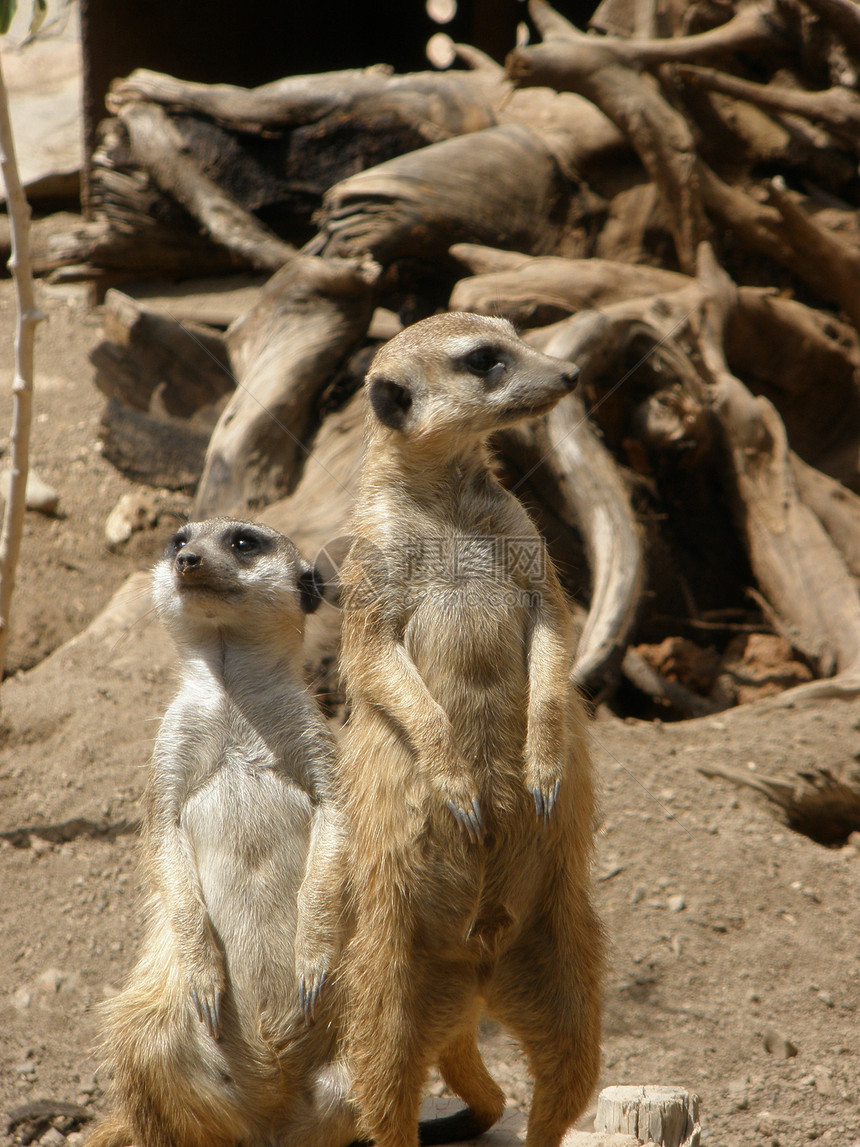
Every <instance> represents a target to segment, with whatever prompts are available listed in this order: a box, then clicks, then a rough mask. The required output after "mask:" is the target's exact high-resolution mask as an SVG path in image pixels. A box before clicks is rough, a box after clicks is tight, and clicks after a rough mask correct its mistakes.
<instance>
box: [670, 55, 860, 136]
mask: <svg viewBox="0 0 860 1147" xmlns="http://www.w3.org/2000/svg"><path fill="white" fill-rule="evenodd" d="M677 72H678V75H679V76H681V77H682V79H684V80H686V81H687V82H688V83H690V84H693V85H695V86H696V87H700V88H704V89H706V90H707V91H712V92H723V93H724V94H725V95H728V96H735V97H736V98H738V99H742V100H747V101H748V102H749V103H752V104H755V105H756V107H760V108H767V109H768V110H769V111H775V112H788V113H790V114H791V115H800V116H804V117H805V118H806V119H811V120H815V121H816V122H819V123H825V124H827V126H828V127H829V128H830V129H831V130H832V131H834V132H835V133H836V134H838V135H839V137H840V139H842V140H843V141H844V142H845V143H846V144H847V145H848V146H849V147H851V148H852V150H856V148H857V133H858V130H860V96H858V95H857V93H856V92H855V91H852V90H851V89H850V88H845V87H833V88H827V89H825V90H824V91H818V92H808V91H802V90H799V89H797V88H787V87H783V86H782V85H781V84H754V83H752V82H751V81H750V80H744V79H741V78H740V77H739V76H731V75H728V74H727V73H725V72H719V71H716V70H715V69H714V68H703V67H693V66H690V65H683V66H679V68H678V69H677Z"/></svg>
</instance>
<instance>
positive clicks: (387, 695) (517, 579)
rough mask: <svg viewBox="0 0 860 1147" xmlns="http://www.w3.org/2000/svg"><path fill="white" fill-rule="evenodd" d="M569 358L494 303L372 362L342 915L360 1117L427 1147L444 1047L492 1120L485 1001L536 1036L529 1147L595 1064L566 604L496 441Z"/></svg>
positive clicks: (311, 941) (472, 1101)
mask: <svg viewBox="0 0 860 1147" xmlns="http://www.w3.org/2000/svg"><path fill="white" fill-rule="evenodd" d="M577 374H578V371H577V369H576V368H575V367H574V366H572V365H571V364H570V363H565V362H561V361H559V360H557V359H553V358H549V357H548V356H546V355H543V354H540V353H538V352H537V351H535V350H533V349H531V348H529V347H528V346H526V345H525V344H524V343H523V342H521V341H520V339H519V338H518V337H517V336H516V333H515V332H514V330H513V328H512V327H511V326H510V324H509V323H507V322H505V321H503V320H501V319H491V318H482V317H478V316H475V315H467V314H442V315H436V316H434V317H432V318H429V319H425V320H424V321H422V322H419V323H416V324H415V325H414V326H411V327H408V328H407V329H406V330H405V331H403V332H402V333H401V334H399V335H397V336H395V337H394V338H393V339H391V340H390V342H388V343H387V344H386V345H385V346H383V347H382V348H381V350H380V351H379V352H378V354H377V355H376V358H375V359H374V361H373V363H372V364H371V368H370V370H369V372H368V375H367V381H366V387H367V395H368V400H369V411H368V421H367V433H366V443H365V457H364V462H363V470H362V480H361V492H360V496H359V502H358V507H357V511H356V514H355V520H354V523H353V530H352V533H353V536H354V539H355V541H354V544H353V547H352V549H351V552H350V556H349V558H348V560H347V562H346V563H345V565H344V567H343V570H342V594H343V606H344V614H343V645H342V671H343V675H344V680H345V684H346V689H347V696H348V699H349V702H350V705H351V713H350V717H349V721H348V723H347V726H346V730H345V741H344V745H343V751H342V755H341V759H340V764H339V770H338V772H339V784H340V796H339V798H338V799H339V803H340V804H341V806H342V809H343V813H344V815H345V822H346V828H347V833H348V845H347V847H346V848H345V851H344V853H343V854H342V856H340V857H335V858H334V859H333V860H332V861H331V872H330V877H331V880H332V882H333V884H336V883H337V881H338V880H340V881H341V889H342V891H343V892H344V893H345V895H346V897H347V900H348V902H349V904H350V912H351V917H352V923H353V932H352V935H351V938H350V940H349V942H348V944H347V947H346V950H345V952H344V956H343V961H342V966H341V974H340V977H339V981H340V987H341V988H342V990H343V991H344V993H345V1010H344V1018H343V1024H344V1028H343V1031H344V1049H345V1056H346V1060H347V1064H348V1066H349V1069H350V1071H351V1073H352V1075H353V1078H354V1085H353V1095H354V1098H355V1101H356V1103H357V1106H358V1109H359V1112H360V1121H359V1130H360V1132H361V1133H362V1134H363V1135H366V1136H367V1137H368V1138H372V1139H373V1140H374V1142H375V1143H376V1145H377V1147H414V1145H415V1143H416V1132H415V1123H416V1119H417V1115H418V1108H419V1104H420V1093H421V1087H422V1083H423V1081H424V1078H425V1075H426V1072H427V1069H428V1067H429V1066H430V1065H431V1064H433V1063H437V1064H438V1065H439V1068H440V1071H441V1074H442V1076H443V1078H444V1079H445V1081H446V1082H447V1084H448V1085H449V1086H450V1087H451V1089H452V1090H453V1091H454V1092H456V1093H457V1094H458V1095H460V1096H461V1097H462V1098H463V1099H464V1100H466V1102H467V1103H468V1104H469V1105H470V1108H471V1110H472V1113H473V1118H474V1123H475V1127H476V1129H480V1128H486V1127H489V1126H490V1125H491V1124H492V1123H493V1122H495V1120H496V1119H498V1118H499V1116H500V1115H501V1113H502V1110H503V1108H504V1096H503V1094H502V1092H501V1091H500V1089H499V1088H498V1087H497V1086H496V1084H495V1083H494V1082H493V1080H492V1079H491V1078H490V1076H489V1075H488V1073H487V1071H486V1068H485V1067H484V1064H483V1061H482V1060H481V1057H480V1055H479V1053H478V1048H477V1042H476V1028H477V1020H478V1017H479V1014H480V1012H481V1011H482V1009H486V1011H487V1012H488V1013H489V1014H490V1015H491V1016H493V1017H495V1018H496V1019H498V1020H500V1021H501V1022H502V1023H503V1024H504V1025H505V1026H506V1027H507V1028H509V1029H510V1030H511V1031H512V1032H513V1033H514V1034H515V1036H516V1037H517V1038H518V1039H519V1041H520V1043H521V1045H522V1047H523V1049H524V1051H525V1053H526V1057H527V1060H528V1063H529V1066H530V1069H531V1073H532V1075H533V1078H534V1098H533V1102H532V1106H531V1112H530V1116H529V1124H528V1137H527V1140H526V1143H527V1144H528V1147H557V1145H558V1144H559V1143H560V1141H561V1138H562V1136H563V1134H564V1132H565V1130H566V1129H567V1128H568V1127H569V1126H570V1125H571V1123H573V1122H574V1120H575V1119H576V1118H577V1117H578V1115H579V1114H580V1113H581V1112H582V1110H583V1108H584V1107H585V1105H586V1103H587V1100H588V1097H589V1095H590V1093H591V1091H592V1089H593V1088H594V1086H595V1083H596V1080H597V1074H598V1060H599V1041H600V980H601V971H602V952H603V940H602V931H601V927H600V924H599V922H598V920H597V917H596V915H595V912H594V910H593V907H592V903H591V893H590V887H591V877H590V855H591V843H592V832H593V811H594V810H593V785H592V773H591V765H590V762H589V756H588V750H587V746H586V743H585V737H584V731H583V730H584V717H583V712H582V707H581V703H580V701H579V700H578V698H577V696H576V693H575V691H574V689H573V687H572V686H571V683H570V665H571V658H572V633H571V624H570V614H569V610H568V608H567V604H566V602H565V598H564V595H563V592H562V589H561V587H560V584H559V582H558V578H557V576H556V573H555V571H554V569H553V567H552V565H551V563H550V560H549V558H548V556H547V555H546V550H545V547H544V544H543V541H542V539H541V538H540V536H539V534H538V532H537V530H536V529H535V527H534V525H533V524H532V522H531V520H530V519H529V517H528V515H527V514H526V512H525V510H524V509H523V507H522V505H521V504H520V502H519V501H518V500H517V499H516V498H515V497H514V496H513V495H511V494H510V493H509V492H507V491H506V490H505V489H504V488H503V487H502V486H501V485H500V484H499V482H498V481H497V480H496V478H495V477H494V476H493V475H492V474H491V472H490V470H489V468H488V454H487V448H486V439H487V437H488V435H489V434H490V433H491V432H493V431H495V430H497V429H499V428H501V427H503V426H508V425H511V424H513V423H515V422H517V421H519V420H521V419H523V418H528V417H533V416H535V415H538V414H541V413H543V412H545V411H548V410H550V409H551V408H552V407H553V406H554V405H555V404H556V402H558V400H559V399H560V398H562V397H563V396H564V395H565V394H567V393H568V392H569V391H570V390H571V389H572V388H573V386H574V383H575V380H576V376H577ZM330 856H334V854H330ZM315 923H318V921H314V920H313V919H312V918H310V917H308V918H307V920H306V919H305V918H304V917H302V919H301V920H300V922H299V937H298V938H297V948H296V961H297V971H298V973H299V975H300V976H301V977H302V978H303V980H305V981H306V982H308V983H310V984H314V985H316V984H317V983H318V982H319V980H320V978H321V976H322V973H323V971H324V970H325V969H326V967H327V966H328V964H330V962H331V958H332V951H331V950H330V936H328V935H322V936H316V935H315V934H314V927H315Z"/></svg>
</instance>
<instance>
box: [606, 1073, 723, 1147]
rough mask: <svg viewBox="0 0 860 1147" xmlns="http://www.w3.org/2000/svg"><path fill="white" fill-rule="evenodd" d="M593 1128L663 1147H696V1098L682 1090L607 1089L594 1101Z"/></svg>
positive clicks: (649, 1088)
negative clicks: (594, 1116) (633, 1137)
mask: <svg viewBox="0 0 860 1147" xmlns="http://www.w3.org/2000/svg"><path fill="white" fill-rule="evenodd" d="M594 1126H595V1128H596V1129H597V1131H598V1132H607V1133H613V1132H621V1133H622V1134H627V1135H635V1136H636V1137H637V1138H638V1139H640V1140H641V1141H642V1142H648V1141H649V1140H650V1141H653V1142H654V1143H660V1144H662V1145H663V1147H698V1144H699V1142H700V1140H701V1127H700V1125H699V1098H698V1096H696V1095H693V1094H692V1093H691V1092H689V1091H684V1089H683V1088H681V1087H650V1086H649V1087H606V1088H604V1089H603V1091H601V1093H600V1096H599V1098H598V1100H597V1118H596V1119H595V1120H594Z"/></svg>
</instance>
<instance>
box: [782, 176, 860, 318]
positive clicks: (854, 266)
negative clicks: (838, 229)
mask: <svg viewBox="0 0 860 1147" xmlns="http://www.w3.org/2000/svg"><path fill="white" fill-rule="evenodd" d="M768 196H769V199H770V201H771V203H773V204H774V206H775V207H776V209H777V211H779V214H780V216H781V217H782V222H783V225H784V228H785V232H786V234H787V236H788V238H789V239H790V241H791V245H792V248H793V250H794V252H795V254H796V255H797V256H799V257H800V258H801V259H803V261H804V262H805V263H806V264H808V266H810V267H815V268H816V269H817V271H816V275H815V278H816V279H819V278H826V282H827V294H826V297H827V298H830V299H833V300H834V301H835V302H837V303H838V304H839V306H840V307H841V308H842V310H843V311H844V312H845V314H846V315H848V317H849V318H850V319H851V321H852V323H853V324H854V326H855V327H857V328H858V330H860V251H857V250H854V249H852V248H851V247H850V246H849V245H848V244H846V243H845V242H844V240H840V239H838V238H837V237H836V236H835V235H832V234H831V233H830V232H829V231H828V230H827V229H826V228H824V227H820V226H818V224H817V223H815V221H814V220H813V219H811V218H810V217H809V216H808V215H807V214H806V213H805V212H804V211H803V209H802V208H801V207H800V206H799V204H798V203H797V202H796V201H795V199H794V198H793V197H792V196H791V195H790V194H789V192H788V188H787V187H786V185H785V180H784V179H782V177H781V176H776V178H774V179H772V180H771V181H770V184H769V186H768ZM806 277H807V278H808V279H809V278H811V277H812V276H810V275H809V274H807V276H806Z"/></svg>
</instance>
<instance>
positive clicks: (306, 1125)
mask: <svg viewBox="0 0 860 1147" xmlns="http://www.w3.org/2000/svg"><path fill="white" fill-rule="evenodd" d="M154 600H155V604H156V608H157V611H158V614H159V615H160V617H161V619H162V621H163V622H164V623H165V625H166V626H167V629H168V630H169V632H170V634H171V636H172V637H173V639H174V641H175V643H176V646H177V650H178V653H179V657H180V680H181V685H180V689H179V692H178V694H177V696H176V698H175V700H174V701H173V703H172V704H171V706H170V708H169V709H168V711H167V713H166V715H165V717H164V720H163V722H162V724H161V727H160V730H159V733H158V737H157V740H156V744H155V750H154V753H153V758H152V768H151V773H150V779H149V784H148V787H147V792H146V797H145V814H144V820H143V831H142V868H143V876H144V881H145V886H146V891H147V893H148V904H147V923H146V937H145V941H144V945H143V951H142V954H141V956H140V959H139V961H138V963H137V965H136V967H135V968H134V970H133V971H132V973H131V976H130V980H129V983H128V985H127V987H126V988H125V990H124V991H123V992H121V993H120V994H119V995H118V996H117V997H116V998H115V999H113V1000H111V1001H110V1002H109V1003H108V1004H107V1005H106V1006H105V1013H106V1038H105V1043H106V1046H107V1060H108V1066H109V1067H110V1068H111V1070H112V1074H113V1086H112V1095H111V1103H112V1106H111V1109H110V1111H109V1113H108V1115H107V1116H106V1117H105V1118H104V1119H103V1120H102V1121H101V1123H100V1124H98V1125H97V1126H96V1128H95V1130H94V1131H93V1133H92V1135H91V1136H90V1138H89V1140H88V1144H89V1147H127V1145H129V1144H132V1143H133V1144H134V1145H135V1147H238V1145H239V1144H242V1147H263V1145H270V1144H272V1143H273V1142H278V1143H280V1144H283V1145H287V1144H291V1145H293V1147H306V1145H312V1147H344V1145H345V1144H348V1143H349V1142H350V1141H351V1140H352V1139H353V1138H354V1117H353V1110H352V1107H351V1105H350V1103H349V1100H348V1096H347V1092H348V1080H347V1079H346V1076H345V1075H344V1072H343V1070H342V1068H341V1067H340V1066H339V1065H338V1064H337V1062H336V1059H335V1051H336V1049H335V1042H336V1027H335V1026H334V1025H333V1024H332V1023H319V1024H317V1025H315V1026H314V1027H313V1028H308V1027H307V1025H306V1024H305V1023H304V1019H303V1015H302V1006H301V1002H300V1001H299V999H298V992H297V983H296V979H295V974H294V965H293V941H294V936H295V929H296V916H297V900H299V899H301V900H302V903H303V905H304V910H305V912H306V913H308V914H309V915H310V916H314V915H315V914H317V913H319V912H320V911H321V909H320V906H319V904H318V902H317V896H318V891H319V890H318V889H317V888H316V886H315V883H314V879H315V878H314V864H315V863H317V861H316V860H315V859H314V858H315V857H317V858H318V857H319V856H320V855H321V854H323V853H324V852H325V849H326V848H327V847H329V845H330V843H331V841H332V840H334V839H335V838H336V831H335V829H334V826H333V822H329V821H327V820H326V817H327V815H328V811H329V808H330V806H329V804H328V802H327V794H328V788H329V785H330V781H331V774H332V770H333V767H334V761H335V746H334V742H333V739H332V736H331V734H330V733H329V730H328V728H327V726H326V724H325V721H324V719H323V717H322V715H321V713H320V711H319V709H318V707H317V705H316V703H315V701H314V699H313V698H312V697H311V696H310V694H309V693H308V691H307V689H306V688H305V685H304V682H303V680H302V638H303V631H304V619H305V615H306V614H307V613H309V612H311V611H312V610H313V609H315V608H316V606H317V605H318V603H319V601H320V584H319V579H318V577H317V574H316V571H315V570H314V569H312V568H311V567H310V566H309V565H308V564H307V563H306V562H305V561H304V560H303V559H302V558H301V557H300V556H299V554H298V552H297V551H296V549H295V547H294V546H293V545H292V543H291V542H290V541H289V540H288V539H287V538H285V537H283V536H282V535H281V534H279V533H277V532H276V531H274V530H271V529H268V528H267V527H265V526H262V525H259V524H253V523H248V522H239V521H234V520H231V519H225V518H216V519H212V520H209V521H204V522H193V523H190V524H188V525H185V526H183V527H182V529H180V530H179V531H178V533H176V534H175V535H174V537H173V538H172V539H171V541H170V543H169V545H168V547H167V550H166V552H165V554H164V557H163V558H162V560H161V561H160V562H159V564H158V566H157V567H156V570H155V576H154ZM327 842H328V843H327ZM327 1018H328V1017H327Z"/></svg>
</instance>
